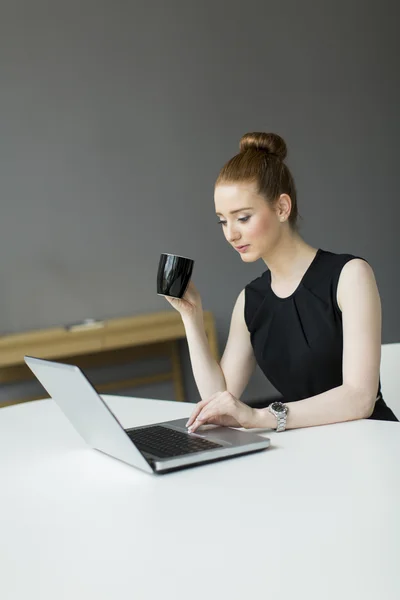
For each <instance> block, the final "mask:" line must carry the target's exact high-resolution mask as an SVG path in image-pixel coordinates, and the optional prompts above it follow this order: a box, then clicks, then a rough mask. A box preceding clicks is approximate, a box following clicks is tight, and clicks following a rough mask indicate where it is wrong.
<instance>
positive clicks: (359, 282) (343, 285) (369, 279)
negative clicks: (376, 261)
mask: <svg viewBox="0 0 400 600" xmlns="http://www.w3.org/2000/svg"><path fill="white" fill-rule="evenodd" d="M365 293H374V294H378V288H377V285H376V279H375V274H374V271H373V269H372V267H371V265H370V264H369V263H367V262H366V261H365V260H362V259H361V258H353V259H352V260H349V262H347V263H346V264H345V265H344V267H343V269H342V271H341V273H340V277H339V282H338V289H337V300H338V304H339V307H340V308H341V309H342V305H343V303H344V302H345V301H346V299H347V298H350V297H353V298H355V297H358V296H359V295H360V294H361V295H364V294H365Z"/></svg>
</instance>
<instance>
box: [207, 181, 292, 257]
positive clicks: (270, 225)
mask: <svg viewBox="0 0 400 600" xmlns="http://www.w3.org/2000/svg"><path fill="white" fill-rule="evenodd" d="M281 199H282V196H281V198H280V199H279V202H278V204H277V207H272V206H271V205H270V204H269V203H268V202H267V201H266V200H265V198H264V197H263V196H260V195H259V194H258V193H257V187H256V184H255V183H229V184H221V185H218V186H217V187H216V188H215V193H214V200H215V212H216V213H217V218H218V222H219V223H221V227H222V230H223V232H224V235H225V238H226V240H227V241H228V243H229V244H231V245H232V246H233V247H234V248H235V249H236V251H237V252H239V253H240V256H241V258H242V260H243V261H245V262H253V261H255V260H258V259H259V258H262V257H264V256H268V253H269V252H270V251H271V249H272V248H273V247H274V246H275V245H276V244H277V243H278V241H279V239H280V236H281V235H282V224H283V223H282V210H281V208H280V207H279V206H280V205H281ZM289 209H290V207H289ZM284 220H287V218H284ZM241 246H245V248H243V249H241V248H240V247H241Z"/></svg>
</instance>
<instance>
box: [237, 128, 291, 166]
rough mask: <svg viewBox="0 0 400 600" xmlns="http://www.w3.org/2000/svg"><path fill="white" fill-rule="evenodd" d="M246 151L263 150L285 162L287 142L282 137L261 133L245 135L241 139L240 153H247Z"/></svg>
mask: <svg viewBox="0 0 400 600" xmlns="http://www.w3.org/2000/svg"><path fill="white" fill-rule="evenodd" d="M246 150H262V151H264V152H267V153H268V154H274V155H275V156H278V158H280V159H281V160H285V158H286V155H287V147H286V143H285V140H283V139H282V138H281V136H280V135H277V134H276V133H263V132H260V131H255V132H253V133H245V134H244V135H243V136H242V137H241V139H240V152H246Z"/></svg>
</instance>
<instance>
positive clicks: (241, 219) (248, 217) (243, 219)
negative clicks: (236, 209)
mask: <svg viewBox="0 0 400 600" xmlns="http://www.w3.org/2000/svg"><path fill="white" fill-rule="evenodd" d="M250 216H251V215H248V216H247V217H240V219H238V221H242V223H246V222H247V221H248V220H249V219H250ZM217 223H218V225H226V221H222V220H221V219H220V220H219V221H217Z"/></svg>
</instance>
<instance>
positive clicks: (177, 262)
mask: <svg viewBox="0 0 400 600" xmlns="http://www.w3.org/2000/svg"><path fill="white" fill-rule="evenodd" d="M193 265H194V260H193V259H191V258H186V257H185V256H178V255H177V254H161V256H160V262H159V263H158V273H157V294H158V295H159V296H171V297H172V298H182V297H183V295H184V294H185V292H186V288H187V286H188V284H189V281H190V278H191V276H192V271H193Z"/></svg>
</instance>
